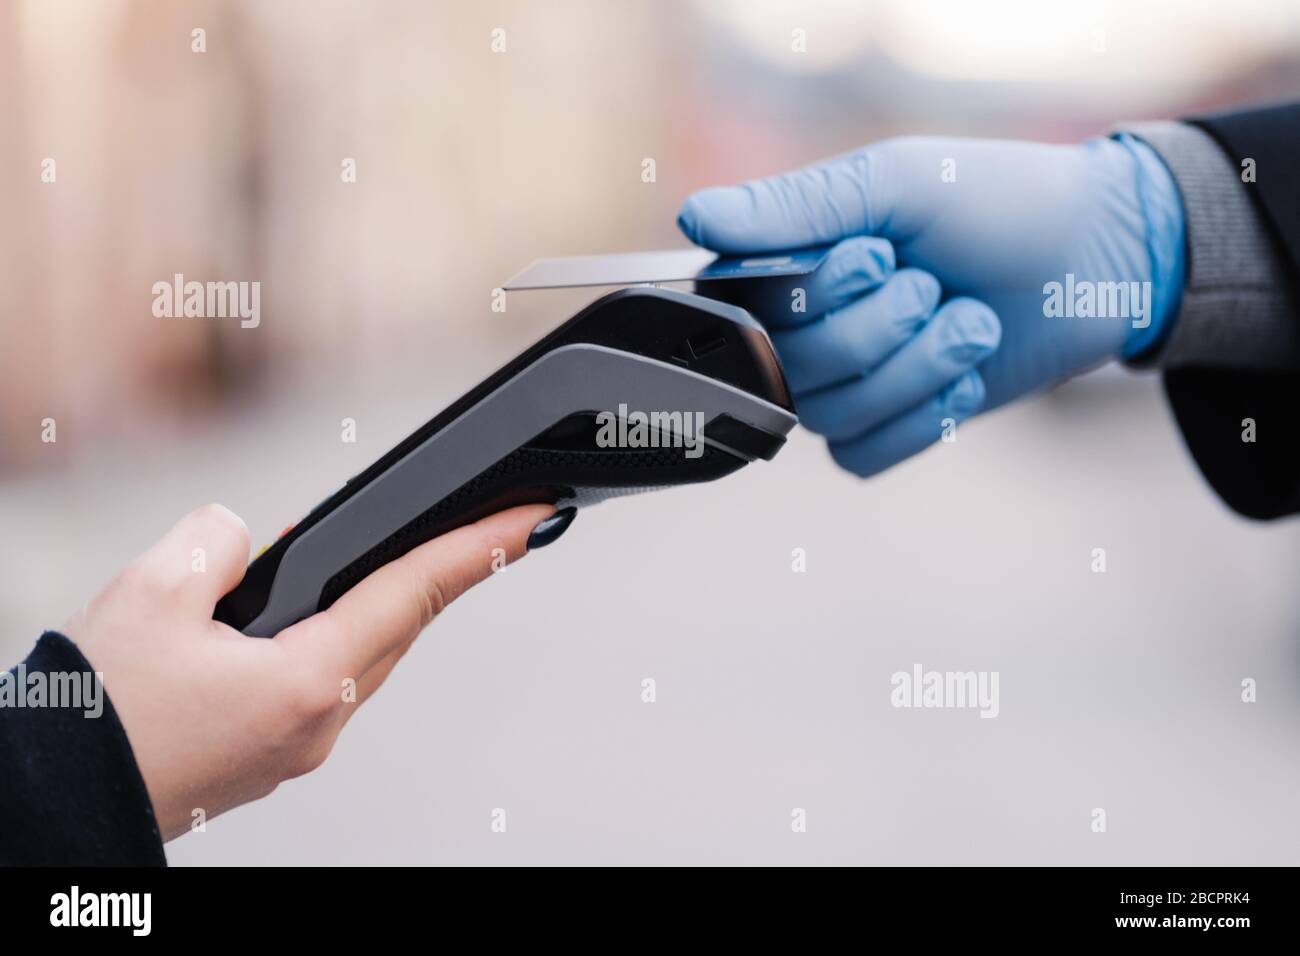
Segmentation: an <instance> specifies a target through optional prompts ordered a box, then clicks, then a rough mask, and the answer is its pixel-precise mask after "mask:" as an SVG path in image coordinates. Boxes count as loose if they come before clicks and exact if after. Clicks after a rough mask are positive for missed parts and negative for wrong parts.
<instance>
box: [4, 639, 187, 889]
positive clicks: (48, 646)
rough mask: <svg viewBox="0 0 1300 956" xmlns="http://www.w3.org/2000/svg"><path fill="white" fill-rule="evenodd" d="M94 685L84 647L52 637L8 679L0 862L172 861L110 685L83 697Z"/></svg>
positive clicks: (121, 863)
mask: <svg viewBox="0 0 1300 956" xmlns="http://www.w3.org/2000/svg"><path fill="white" fill-rule="evenodd" d="M96 680H97V679H96V678H95V675H94V673H93V671H92V670H91V667H90V664H89V663H88V662H87V661H86V658H85V657H84V656H82V654H81V652H80V651H79V650H78V649H77V646H76V645H75V644H73V643H72V642H71V641H70V640H68V639H67V638H66V637H64V636H63V635H62V634H56V633H53V632H47V633H46V634H44V635H42V636H41V639H40V641H39V642H37V644H36V648H35V649H34V650H33V651H32V653H31V655H30V656H29V657H28V658H27V659H26V660H25V661H23V663H22V664H20V665H18V667H16V668H14V669H13V670H11V671H9V672H8V673H7V674H0V865H6V866H24V865H67V866H107V865H114V866H165V865H166V863H167V858H166V857H165V856H164V854H163V847H162V839H161V837H160V836H159V832H158V825H157V823H156V821H155V820H154V814H153V805H152V803H151V802H150V800H149V793H148V791H147V790H146V789H145V784H144V779H143V778H142V777H141V776H140V770H139V768H138V767H137V766H136V762H135V756H134V754H133V753H132V751H131V744H130V742H129V741H128V740H127V737H126V731H125V730H123V729H122V723H121V721H120V720H119V719H118V716H117V712H116V711H115V710H114V709H113V705H112V702H111V701H109V700H108V695H107V694H106V693H104V691H103V685H102V684H100V683H95V685H94V686H95V687H96V688H97V690H95V691H92V692H91V694H87V693H85V692H84V689H85V688H87V687H89V686H90V684H89V683H88V682H96ZM74 683H75V684H80V686H81V688H82V689H83V690H82V692H81V694H80V696H78V694H77V693H76V692H73V691H72V690H71V688H72V686H73V684H74ZM56 686H57V687H59V688H60V690H59V691H55V690H54V688H55V687H56ZM92 694H96V695H97V697H92V696H91V695H92ZM95 700H98V701H99V702H100V704H101V705H102V711H100V712H99V713H98V715H97V716H95V711H96V710H99V707H96V706H94V701H95ZM70 701H74V702H75V706H72V705H70V704H69V702H70ZM52 704H58V705H59V706H51V705H52ZM20 705H21V706H20Z"/></svg>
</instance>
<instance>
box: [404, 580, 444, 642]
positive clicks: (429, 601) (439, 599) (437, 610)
mask: <svg viewBox="0 0 1300 956" xmlns="http://www.w3.org/2000/svg"><path fill="white" fill-rule="evenodd" d="M441 573H442V572H441V570H440V569H437V568H435V569H433V570H432V572H431V573H427V574H426V573H422V572H421V571H420V569H419V566H418V565H416V564H410V565H407V574H408V576H409V578H410V587H409V588H407V590H408V592H409V593H410V595H411V600H412V601H413V602H414V605H415V608H414V610H415V616H416V620H418V621H419V626H420V628H421V629H424V628H425V627H426V626H427V625H428V624H429V622H430V621H432V620H433V619H434V618H435V617H437V616H438V615H439V614H441V613H442V611H443V608H445V607H446V606H447V602H446V597H445V594H444V589H443V585H442V583H441V581H440V580H439V576H440V575H441Z"/></svg>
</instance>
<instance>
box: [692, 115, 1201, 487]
mask: <svg viewBox="0 0 1300 956" xmlns="http://www.w3.org/2000/svg"><path fill="white" fill-rule="evenodd" d="M678 224H679V226H680V227H681V229H682V231H683V232H684V233H685V234H686V235H687V237H688V238H690V239H691V240H692V241H694V242H696V243H698V244H699V245H702V246H705V247H707V248H709V249H713V250H716V251H718V252H721V253H725V254H745V253H765V252H772V251H776V250H786V249H793V248H802V247H807V246H816V245H823V244H829V243H836V245H835V246H834V247H833V248H832V249H831V251H830V253H829V255H828V257H827V259H826V260H825V261H824V262H823V263H822V265H821V266H820V267H819V268H818V270H817V271H816V272H814V273H813V274H812V275H810V276H802V277H798V278H796V279H777V278H771V279H757V280H745V281H732V282H719V283H711V284H709V286H708V287H707V288H706V289H705V291H707V292H708V293H709V294H713V295H722V296H724V297H726V298H728V299H730V300H731V301H734V302H736V303H737V304H740V305H743V306H745V307H746V308H748V309H749V310H750V311H751V312H752V313H753V314H754V315H755V316H756V317H757V318H758V319H759V320H760V321H762V322H763V323H764V324H765V325H766V326H767V327H768V329H769V331H770V332H771V333H772V338H773V341H774V343H775V345H776V348H777V351H778V353H779V354H780V356H781V359H782V362H783V364H784V366H785V370H786V373H787V376H788V378H789V382H790V387H791V389H792V391H793V392H794V397H795V404H796V406H797V410H798V412H799V415H800V418H801V420H802V422H803V424H804V425H805V426H806V427H808V428H810V429H812V430H813V431H815V432H818V433H820V434H822V435H824V436H825V437H826V439H827V442H828V444H829V446H830V450H831V454H832V455H833V457H834V458H835V460H836V461H837V462H838V463H839V464H840V465H842V466H843V467H844V468H847V469H848V470H849V471H852V472H855V473H856V474H859V475H863V476H866V475H870V474H874V473H876V472H878V471H881V470H882V469H884V468H887V467H889V466H890V465H892V464H895V463H896V462H898V461H901V460H902V459H904V458H906V457H908V456H910V455H913V454H915V453H916V452H918V451H921V450H922V449H923V448H925V447H927V446H928V445H930V444H931V443H932V442H935V441H936V440H938V439H939V438H940V437H941V435H942V434H943V432H944V430H945V429H947V428H951V427H952V426H954V425H955V424H956V423H958V422H961V421H963V420H965V419H967V418H969V417H970V416H972V415H974V414H976V413H977V412H979V411H981V410H984V409H991V408H995V407H997V406H998V405H1001V404H1003V403H1005V402H1008V401H1011V400H1012V399H1014V398H1018V397H1019V396H1021V395H1025V394H1027V393H1030V392H1033V391H1036V390H1038V389H1040V388H1043V387H1044V386H1047V385H1051V384H1053V383H1055V382H1058V381H1060V380H1062V379H1064V378H1067V377H1069V376H1071V375H1074V374H1077V373H1079V372H1082V371H1084V370H1086V369H1089V368H1091V367H1093V366H1096V365H1098V364H1101V363H1103V362H1105V361H1107V360H1109V359H1112V358H1115V357H1117V356H1120V355H1123V356H1124V357H1132V356H1135V355H1137V354H1139V353H1140V352H1142V351H1144V350H1147V349H1149V348H1150V347H1151V346H1152V345H1154V344H1155V343H1156V342H1158V341H1159V340H1160V338H1161V337H1162V336H1163V335H1164V334H1165V333H1166V332H1167V330H1168V327H1169V325H1170V324H1171V321H1172V317H1173V315H1174V314H1175V313H1176V310H1177V302H1178V297H1179V291H1180V290H1181V288H1182V279H1183V269H1184V266H1183V228H1184V227H1183V214H1182V207H1181V204H1180V200H1179V196H1178V189H1177V186H1176V185H1175V183H1174V181H1173V178H1172V176H1171V175H1170V174H1169V172H1168V170H1167V169H1166V168H1165V166H1164V164H1163V162H1162V161H1161V160H1160V158H1159V157H1158V156H1157V155H1156V154H1155V153H1154V152H1153V151H1152V150H1151V149H1150V148H1149V147H1148V146H1146V145H1145V144H1143V143H1141V142H1138V141H1137V140H1134V139H1132V138H1130V137H1128V136H1126V135H1121V136H1120V137H1119V138H1118V139H1117V140H1113V139H1098V140H1090V141H1088V142H1086V143H1083V144H1081V145H1077V146H1051V145H1044V144H1038V143H1022V142H1009V141H1008V142H1003V141H994V140H963V139H932V138H903V139H893V140H886V141H883V142H880V143H876V144H874V145H871V146H867V147H865V148H863V149H860V150H858V151H856V152H853V153H850V154H848V155H846V156H843V157H840V158H837V159H832V160H829V161H827V162H824V163H822V164H820V165H816V166H812V167H809V168H806V169H801V170H797V171H795V172H790V173H785V174H783V175H779V176H773V177H771V178H769V179H762V180H756V181H753V182H748V183H744V184H741V185H739V186H731V187H720V188H714V189H705V190H702V191H700V192H697V193H695V194H694V195H692V196H690V197H689V198H688V199H687V200H686V203H685V204H684V205H683V207H682V211H681V215H680V216H679V217H678ZM1051 283H1056V284H1058V286H1056V287H1054V286H1052V285H1050V284H1051ZM1109 283H1123V284H1124V285H1122V286H1110V285H1105V284H1109ZM1129 283H1139V285H1137V286H1131V285H1128V284H1129ZM1141 283H1146V285H1141ZM1055 288H1059V294H1058V295H1052V294H1051V293H1052V291H1053V289H1055ZM800 290H802V293H803V295H802V297H801V295H800ZM1126 292H1136V293H1137V294H1136V295H1134V296H1132V297H1131V301H1127V302H1126V301H1125V296H1124V293H1126ZM1143 293H1145V295H1143ZM1085 300H1090V301H1091V303H1092V306H1093V307H1092V309H1091V310H1090V309H1089V308H1088V304H1089V303H1088V301H1085ZM800 305H802V307H803V311H798V309H799V307H800ZM1124 306H1127V308H1124ZM1089 311H1091V312H1092V313H1093V314H1092V315H1091V316H1085V315H1084V313H1087V312H1089ZM1098 313H1100V314H1098Z"/></svg>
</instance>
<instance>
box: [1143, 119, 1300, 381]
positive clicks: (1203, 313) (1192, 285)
mask: <svg viewBox="0 0 1300 956" xmlns="http://www.w3.org/2000/svg"><path fill="white" fill-rule="evenodd" d="M1120 129H1122V130H1123V131H1124V132H1126V133H1129V134H1131V135H1133V136H1135V137H1137V138H1138V139H1140V140H1142V141H1143V142H1145V143H1146V144H1147V145H1148V146H1150V147H1151V148H1152V149H1154V150H1155V151H1156V152H1157V153H1159V154H1160V158H1161V159H1162V160H1164V162H1165V165H1166V166H1168V167H1169V170H1170V172H1172V173H1173V174H1174V180H1175V181H1176V182H1177V183H1178V191H1179V193H1180V194H1181V195H1182V201H1183V211H1184V214H1185V216H1186V224H1187V281H1186V284H1185V286H1184V288H1183V296H1182V303H1181V305H1180V307H1179V310H1178V315H1177V317H1176V319H1175V323H1174V328H1173V333H1172V334H1171V335H1170V337H1169V339H1168V341H1166V342H1165V344H1164V346H1163V347H1162V348H1161V349H1160V351H1159V352H1158V353H1157V354H1155V355H1154V356H1145V357H1144V361H1143V362H1141V363H1139V364H1142V365H1151V364H1155V365H1160V366H1163V367H1166V368H1174V367H1178V366H1188V365H1195V366H1199V367H1202V368H1234V369H1251V368H1257V369H1265V368H1269V369H1292V368H1300V318H1298V317H1297V312H1296V308H1295V306H1296V303H1295V302H1293V301H1292V300H1291V292H1290V290H1289V288H1288V285H1287V279H1286V274H1285V272H1284V271H1283V269H1282V267H1281V265H1280V263H1279V261H1278V258H1277V253H1276V252H1275V251H1274V247H1273V242H1272V240H1271V239H1270V238H1269V235H1268V232H1267V231H1266V229H1265V226H1264V224H1263V222H1262V221H1261V219H1260V216H1259V214H1258V213H1257V212H1256V211H1255V209H1254V207H1253V206H1252V204H1251V198H1250V195H1249V192H1248V191H1249V190H1250V188H1251V185H1250V183H1245V182H1243V181H1242V170H1241V169H1239V168H1237V167H1236V166H1234V165H1233V164H1232V160H1230V159H1229V158H1228V156H1227V154H1226V153H1224V151H1223V150H1222V149H1221V148H1220V147H1219V144H1218V143H1216V142H1215V141H1214V139H1213V138H1211V137H1210V136H1209V134H1207V133H1205V132H1203V131H1202V130H1200V129H1197V128H1196V127H1195V126H1188V125H1186V124H1184V123H1172V122H1159V123H1134V124H1125V125H1123V126H1121V127H1120Z"/></svg>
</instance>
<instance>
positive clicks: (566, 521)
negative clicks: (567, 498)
mask: <svg viewBox="0 0 1300 956" xmlns="http://www.w3.org/2000/svg"><path fill="white" fill-rule="evenodd" d="M577 513H578V509H577V508H561V509H560V510H559V511H557V512H555V514H553V515H551V516H550V517H549V518H546V519H545V520H543V521H539V522H538V523H537V527H536V528H534V529H533V531H532V533H531V534H530V535H529V536H528V544H527V548H528V550H529V551H536V550H537V549H538V548H544V547H546V546H547V545H548V544H550V543H551V542H552V541H554V540H555V539H556V538H558V537H559V536H560V535H562V534H564V532H566V531H568V530H569V525H571V524H573V516H574V515H576V514H577Z"/></svg>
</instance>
